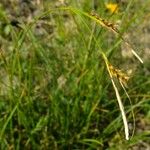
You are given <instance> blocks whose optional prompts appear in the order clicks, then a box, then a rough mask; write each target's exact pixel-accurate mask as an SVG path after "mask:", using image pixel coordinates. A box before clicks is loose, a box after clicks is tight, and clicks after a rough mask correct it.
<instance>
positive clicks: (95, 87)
mask: <svg viewBox="0 0 150 150" xmlns="http://www.w3.org/2000/svg"><path fill="white" fill-rule="evenodd" d="M138 2H139V1H138V0H134V1H133V0H130V1H129V2H126V3H124V4H120V6H119V7H120V11H119V13H118V14H113V15H112V14H111V13H110V12H108V11H107V10H106V9H105V7H104V6H105V1H104V0H102V1H100V2H99V3H98V6H100V7H98V8H97V10H96V12H97V13H98V14H100V15H101V17H102V18H104V19H106V20H109V21H110V22H114V23H115V22H117V21H118V20H120V21H121V25H120V27H119V30H120V31H121V33H122V35H124V34H125V33H128V32H130V31H132V30H135V32H136V26H139V25H140V24H141V20H142V19H143V18H144V16H146V15H147V5H148V4H149V2H150V1H149V0H146V1H144V3H142V6H141V5H140V4H139V5H138ZM54 3H55V1H54V2H53V3H52V2H49V3H48V2H47V1H45V2H44V9H45V10H42V11H41V12H40V13H39V14H38V16H36V17H35V18H34V19H33V18H32V22H31V23H27V22H26V20H22V21H21V23H20V25H19V26H20V27H15V26H13V25H11V24H10V21H11V19H10V18H9V17H8V15H7V13H6V11H5V7H4V6H3V5H2V4H1V5H0V17H1V22H2V23H1V24H0V40H1V41H2V42H1V44H0V46H1V50H0V149H2V150H5V149H15V150H20V149H33V150H34V149H35V150H37V149H42V150H43V149H44V150H46V149H89V150H90V149H110V150H116V149H118V150H120V149H129V148H132V147H133V146H138V145H139V144H140V146H141V145H143V143H146V144H147V145H148V144H150V143H148V140H149V136H150V131H149V130H148V129H147V126H148V125H147V124H149V122H150V111H149V110H150V93H149V89H148V87H150V78H149V76H148V75H147V74H146V73H147V72H148V68H149V62H148V61H146V62H144V64H143V65H142V64H140V63H139V62H138V60H137V59H136V58H134V57H132V58H124V57H122V56H121V44H122V43H123V41H122V40H121V39H120V37H119V36H116V35H115V34H113V33H112V32H111V31H109V30H108V29H106V28H105V27H102V26H100V25H99V24H97V23H96V22H95V20H94V18H92V17H91V16H90V15H89V14H88V13H89V12H91V10H92V9H93V4H94V1H93V3H92V2H91V1H90V0H89V1H87V0H86V1H82V2H76V1H74V2H72V1H70V2H69V7H68V6H65V7H63V6H61V7H58V8H55V6H54ZM14 7H15V6H14ZM129 40H130V39H129ZM135 47H136V45H135ZM136 49H138V47H136ZM102 51H103V52H104V53H105V54H106V56H107V58H108V60H109V61H110V62H111V63H112V64H113V65H114V66H117V68H121V69H122V70H125V69H124V67H125V68H131V69H133V71H134V73H133V77H132V78H131V79H130V80H129V83H128V89H127V91H128V94H129V95H130V97H131V100H132V105H131V104H130V102H129V100H128V98H127V96H126V95H125V93H124V91H123V89H122V88H121V86H120V85H119V84H117V87H118V89H119V92H120V95H121V98H122V100H123V104H124V107H125V112H126V113H127V119H128V122H129V124H130V128H131V129H130V132H131V134H132V130H133V125H134V121H133V116H132V110H134V116H135V133H134V135H133V136H132V137H131V139H130V140H129V141H126V140H125V135H124V126H123V122H122V117H121V112H120V109H119V106H118V103H117V99H116V96H115V91H114V89H113V86H112V84H111V80H110V77H109V74H108V71H107V68H106V65H105V62H104V59H103V57H102V55H101V52H102ZM137 53H140V51H138V52H137ZM146 70H147V71H146ZM148 73H149V72H148ZM142 122H144V123H145V124H144V125H143V124H141V125H139V124H140V123H142ZM143 126H144V129H143V130H142V131H140V130H141V128H143ZM139 141H141V142H140V143H139ZM143 147H144V146H143ZM149 147H150V145H149Z"/></svg>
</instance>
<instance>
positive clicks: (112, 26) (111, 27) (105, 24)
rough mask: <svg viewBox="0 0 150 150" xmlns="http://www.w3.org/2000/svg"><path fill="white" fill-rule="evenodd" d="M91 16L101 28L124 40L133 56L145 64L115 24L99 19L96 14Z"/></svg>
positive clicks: (92, 13) (93, 13)
mask: <svg viewBox="0 0 150 150" xmlns="http://www.w3.org/2000/svg"><path fill="white" fill-rule="evenodd" d="M90 15H91V16H92V17H94V19H95V20H96V22H97V23H99V24H100V25H101V26H103V27H105V28H108V29H109V30H111V31H113V32H114V33H115V34H117V35H118V36H120V38H121V39H122V41H123V42H124V43H125V44H126V45H127V46H128V47H129V48H130V50H131V52H132V54H133V55H134V56H135V57H136V58H137V59H138V60H139V61H140V62H141V63H143V60H142V59H141V57H140V56H139V55H138V54H137V53H136V52H135V50H134V48H133V47H132V46H131V44H130V43H129V42H128V41H127V40H125V39H124V37H123V36H122V35H121V33H120V32H119V30H118V29H117V27H116V25H115V24H113V23H110V22H109V21H107V20H105V19H102V18H101V17H99V16H98V15H97V14H96V13H95V12H93V11H92V12H91V13H90Z"/></svg>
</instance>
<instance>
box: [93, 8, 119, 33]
mask: <svg viewBox="0 0 150 150" xmlns="http://www.w3.org/2000/svg"><path fill="white" fill-rule="evenodd" d="M90 15H91V16H93V17H95V18H96V21H97V23H100V24H101V25H102V26H104V27H106V28H108V29H109V30H111V31H113V32H115V33H119V31H118V29H117V28H116V25H115V24H113V23H111V22H108V21H107V20H105V19H102V18H101V17H99V16H98V15H97V14H96V13H95V12H93V11H92V12H91V13H90Z"/></svg>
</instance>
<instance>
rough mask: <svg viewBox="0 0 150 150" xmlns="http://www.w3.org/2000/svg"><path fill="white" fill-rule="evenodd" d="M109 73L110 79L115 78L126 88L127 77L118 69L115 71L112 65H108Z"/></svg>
mask: <svg viewBox="0 0 150 150" xmlns="http://www.w3.org/2000/svg"><path fill="white" fill-rule="evenodd" d="M108 67H109V70H110V73H111V75H112V77H115V78H117V79H118V80H119V81H120V82H121V83H123V84H124V85H125V86H127V82H128V80H129V76H128V75H127V74H125V73H124V72H122V71H121V70H120V69H116V68H115V67H114V66H113V65H111V64H108Z"/></svg>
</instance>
